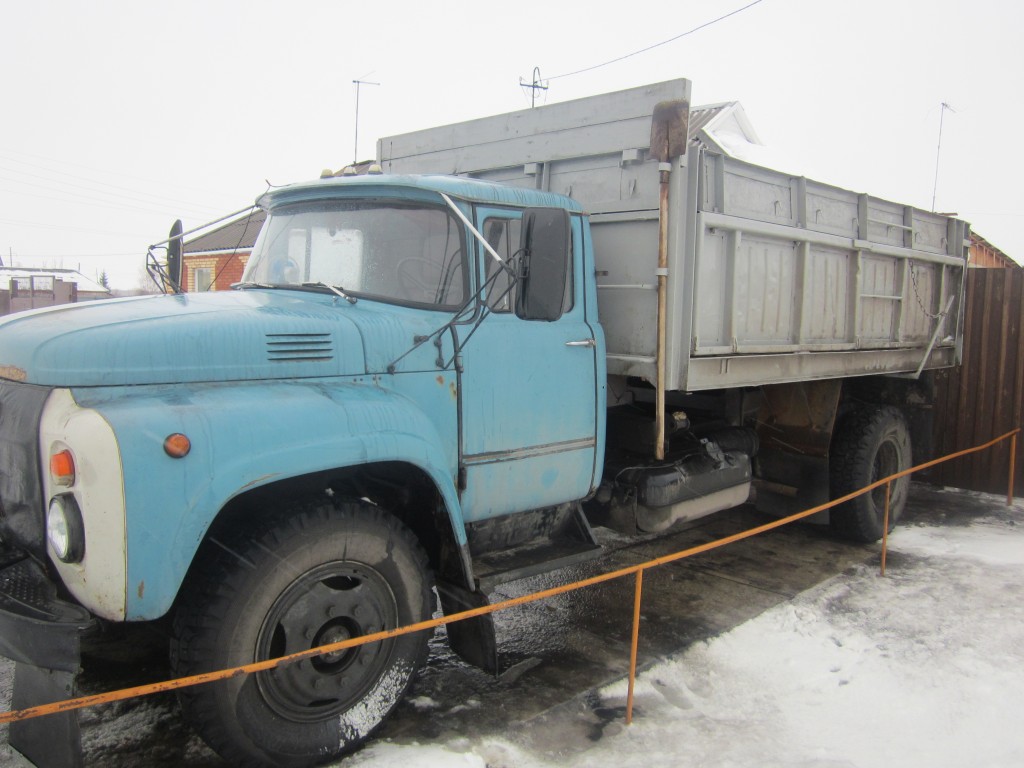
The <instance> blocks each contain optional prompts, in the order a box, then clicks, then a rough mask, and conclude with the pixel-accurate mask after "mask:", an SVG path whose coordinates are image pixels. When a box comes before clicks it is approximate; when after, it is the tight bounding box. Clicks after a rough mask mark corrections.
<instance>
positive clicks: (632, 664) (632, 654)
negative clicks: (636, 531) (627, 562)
mask: <svg viewBox="0 0 1024 768" xmlns="http://www.w3.org/2000/svg"><path fill="white" fill-rule="evenodd" d="M643 590H644V571H643V568H641V569H640V570H639V571H637V572H636V591H635V592H634V594H633V642H632V646H631V647H630V651H629V691H628V693H627V694H626V725H632V724H633V686H634V683H636V651H637V646H638V645H639V642H640V598H641V597H642V595H643Z"/></svg>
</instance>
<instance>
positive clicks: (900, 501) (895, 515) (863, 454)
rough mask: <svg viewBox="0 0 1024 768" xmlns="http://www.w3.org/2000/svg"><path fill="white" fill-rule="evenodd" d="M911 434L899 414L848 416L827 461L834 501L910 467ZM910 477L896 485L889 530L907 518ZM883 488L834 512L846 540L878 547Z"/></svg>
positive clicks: (878, 410)
mask: <svg viewBox="0 0 1024 768" xmlns="http://www.w3.org/2000/svg"><path fill="white" fill-rule="evenodd" d="M910 462H911V451H910V432H909V431H908V429H907V423H906V421H905V420H904V418H903V414H902V413H900V411H899V410H897V409H896V408H890V407H870V408H866V409H863V410H860V411H857V412H855V413H853V414H851V415H850V416H848V417H847V418H846V419H845V420H844V421H843V422H842V424H841V425H840V431H839V432H838V434H837V435H836V438H835V440H834V441H833V443H832V452H831V456H830V459H829V465H830V469H829V472H830V475H831V478H830V479H831V491H832V498H833V499H837V498H839V497H840V496H845V495H846V494H848V493H852V492H853V491H856V490H859V489H861V488H863V487H864V486H866V485H871V483H873V482H875V481H877V480H881V479H882V478H883V477H888V476H889V475H894V474H896V473H897V472H901V471H903V470H904V469H908V468H909V467H910ZM909 489H910V477H909V476H907V477H901V478H900V479H899V480H894V481H893V483H892V492H891V495H890V498H889V530H890V531H891V530H892V529H893V527H894V526H895V525H896V521H897V520H899V518H900V515H901V514H902V513H903V507H904V505H905V504H906V501H907V493H908V491H909ZM884 519H885V486H882V487H880V488H876V489H875V490H873V491H871V492H869V493H865V494H864V495H862V496H858V497H857V498H856V499H852V500H851V501H848V502H846V503H845V504H841V505H839V506H838V507H833V508H832V510H831V514H830V516H829V521H830V524H831V526H832V528H833V529H834V530H835V531H837V532H838V533H840V534H842V535H843V536H846V537H847V538H850V539H853V540H855V541H861V542H866V543H870V542H874V541H878V540H879V539H880V538H882V533H883V531H882V527H883V525H884Z"/></svg>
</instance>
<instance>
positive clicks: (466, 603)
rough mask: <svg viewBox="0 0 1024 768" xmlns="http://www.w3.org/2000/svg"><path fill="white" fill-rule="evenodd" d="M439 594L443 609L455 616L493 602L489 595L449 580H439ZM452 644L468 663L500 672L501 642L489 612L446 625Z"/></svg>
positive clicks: (450, 645)
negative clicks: (496, 634)
mask: <svg viewBox="0 0 1024 768" xmlns="http://www.w3.org/2000/svg"><path fill="white" fill-rule="evenodd" d="M437 594H438V595H439V596H440V598H441V609H442V610H443V611H444V614H445V616H451V615H453V614H456V613H461V612H462V611H469V610H472V609H473V608H482V607H483V606H485V605H490V603H489V602H488V600H487V595H485V594H483V593H481V592H470V591H468V590H466V589H464V588H462V587H458V586H455V585H454V584H449V583H446V582H438V584H437ZM446 628H447V631H448V646H449V647H450V648H451V649H452V650H453V651H454V652H455V653H456V654H457V655H458V657H459V658H460V659H462V660H463V661H464V662H466V663H467V664H472V665H473V666H474V667H479V668H480V669H482V670H483V671H484V672H487V673H488V674H491V675H497V674H498V641H497V639H496V638H495V633H494V616H493V615H492V614H486V615H484V616H476V617H474V618H472V619H463V620H462V621H456V622H453V623H451V624H448V625H446Z"/></svg>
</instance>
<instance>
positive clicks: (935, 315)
mask: <svg viewBox="0 0 1024 768" xmlns="http://www.w3.org/2000/svg"><path fill="white" fill-rule="evenodd" d="M910 282H911V284H912V285H913V287H914V298H915V299H917V306H919V307H920V308H921V311H922V312H924V314H925V316H926V317H930V318H931V319H932V320H939V319H941V318H943V317H945V316H946V315H947V314H948V310H947V312H939V313H934V312H929V311H928V309H927V308H926V307H925V305H924V302H923V301H922V300H921V294H920V292H919V291H918V287H917V270H916V269H914V260H913V259H911V260H910Z"/></svg>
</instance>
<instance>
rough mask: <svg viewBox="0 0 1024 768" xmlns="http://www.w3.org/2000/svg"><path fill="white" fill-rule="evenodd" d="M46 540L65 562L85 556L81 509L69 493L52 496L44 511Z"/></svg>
mask: <svg viewBox="0 0 1024 768" xmlns="http://www.w3.org/2000/svg"><path fill="white" fill-rule="evenodd" d="M46 540H47V541H48V542H49V543H50V546H51V547H52V548H53V553H54V554H55V555H57V557H58V558H60V559H61V560H62V561H63V562H65V563H80V562H82V558H83V557H84V556H85V526H84V525H83V524H82V511H81V510H80V509H79V508H78V502H77V501H75V497H74V496H72V495H71V494H68V493H65V494H61V495H60V496H54V497H53V498H52V499H51V500H50V509H49V510H48V511H47V513H46Z"/></svg>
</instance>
